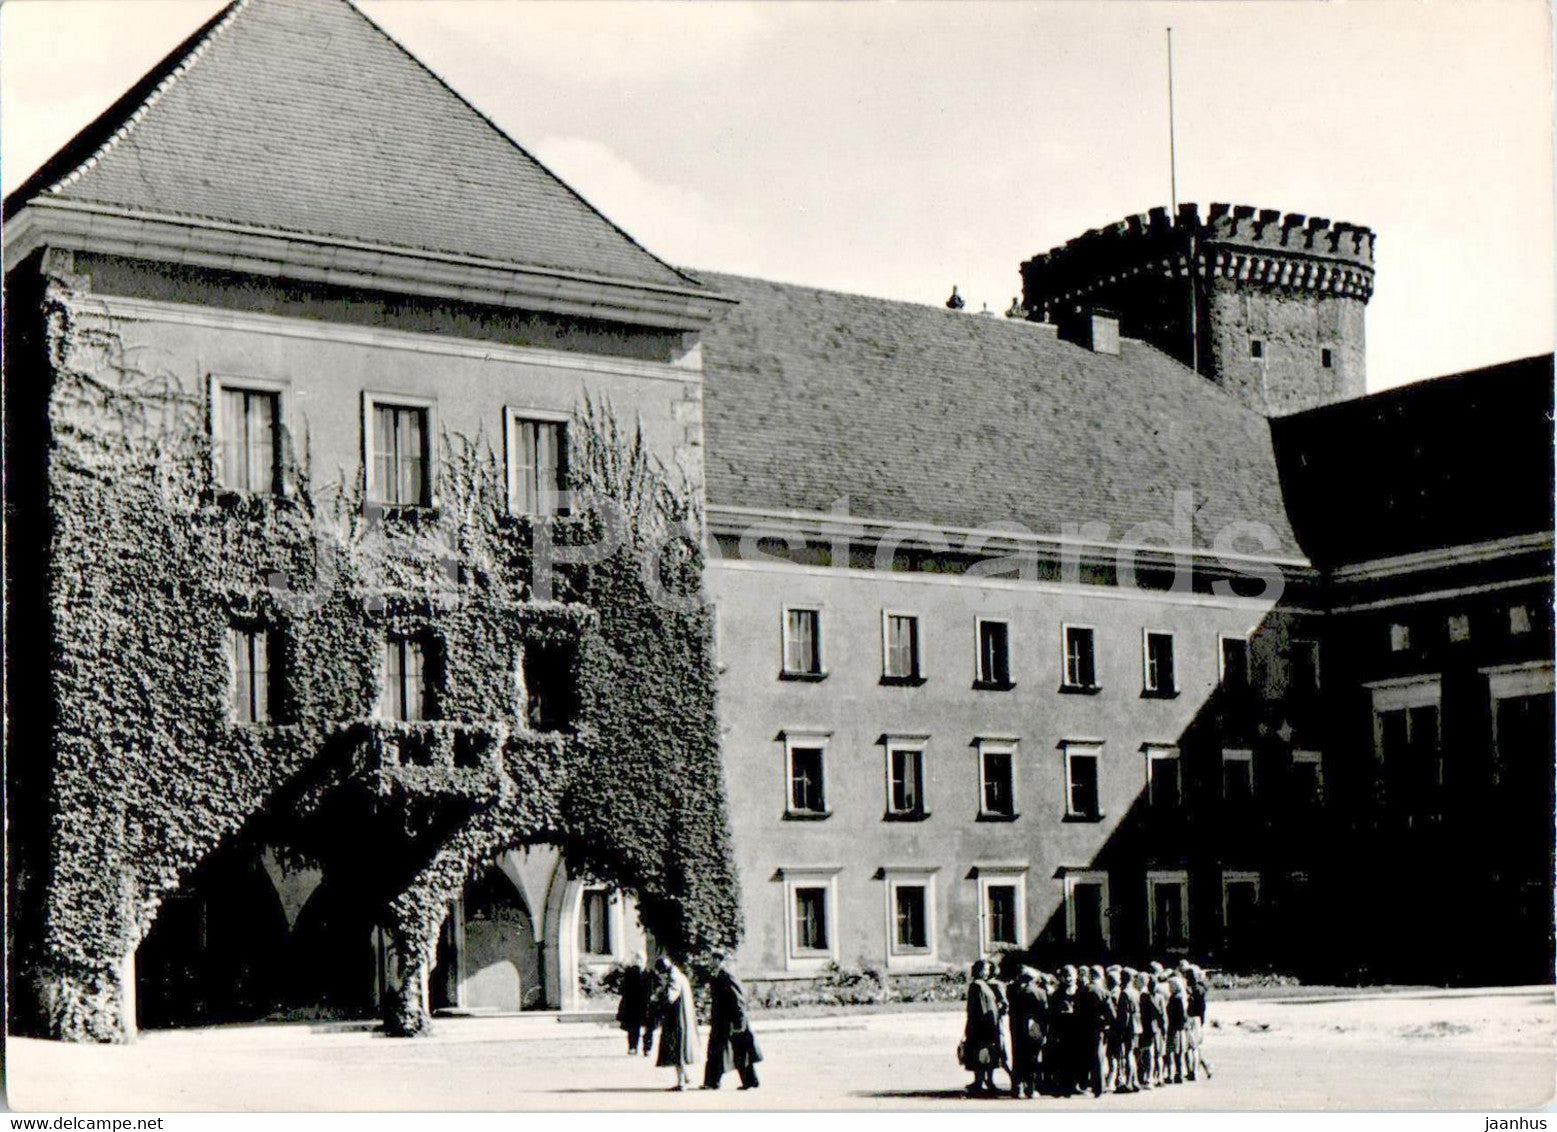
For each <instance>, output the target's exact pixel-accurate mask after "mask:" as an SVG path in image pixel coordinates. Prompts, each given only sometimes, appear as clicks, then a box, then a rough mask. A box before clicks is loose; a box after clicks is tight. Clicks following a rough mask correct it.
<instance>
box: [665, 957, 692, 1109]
mask: <svg viewBox="0 0 1557 1132" xmlns="http://www.w3.org/2000/svg"><path fill="white" fill-rule="evenodd" d="M655 970H656V971H657V972H658V974H659V984H660V985H659V990H658V993H657V994H656V996H655V998H656V1004H657V1006H658V1008H659V1017H660V1056H659V1059H658V1061H657V1064H658V1065H659V1066H660V1067H661V1068H664V1069H674V1070H675V1071H676V1083H675V1085H674V1086H672V1088H673V1089H675V1090H677V1091H680V1090H683V1089H685V1088H686V1087H687V1086H688V1085H689V1084H690V1083H691V1078H690V1077H689V1075H688V1067H689V1066H691V1065H694V1064H696V1062H697V1056H698V1054H697V1004H696V1003H695V1002H694V1001H693V998H692V984H691V983H690V982H688V981H687V976H686V974H685V973H684V972H683V971H682V970H681V968H680V967H677V966H676V965H675V964H674V963H672V962H671V961H670V956H668V955H661V956H660V959H659V962H658V963H656V964H655Z"/></svg>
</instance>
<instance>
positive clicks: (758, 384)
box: [698, 272, 1300, 557]
mask: <svg viewBox="0 0 1557 1132" xmlns="http://www.w3.org/2000/svg"><path fill="white" fill-rule="evenodd" d="M698 274H699V276H700V277H701V278H703V279H704V280H705V281H706V282H707V283H708V285H709V286H711V287H713V288H715V289H717V290H718V291H720V292H721V293H722V294H725V295H726V296H729V297H731V298H734V299H737V300H739V305H738V306H737V307H736V308H735V309H734V310H732V311H730V312H729V313H727V314H726V315H724V316H723V317H722V318H721V319H720V320H719V321H718V322H716V323H715V324H714V325H712V326H711V327H709V329H708V330H706V331H705V332H704V335H703V364H704V380H705V388H704V397H705V408H704V412H705V428H706V435H705V439H706V448H705V453H706V456H705V459H706V465H707V491H708V501H709V504H710V506H711V507H714V508H718V507H748V508H757V509H762V510H770V511H802V512H825V511H827V510H829V508H831V506H832V505H833V503H834V501H835V500H837V499H839V498H841V497H844V496H847V497H848V499H849V510H850V514H852V515H854V516H857V517H863V518H871V519H881V520H889V521H894V522H920V523H930V524H935V525H937V526H941V527H946V528H959V529H967V528H980V527H984V526H986V525H988V524H991V523H996V522H1003V521H1004V522H1009V521H1015V522H1018V523H1021V524H1022V525H1023V526H1025V527H1026V528H1028V529H1029V530H1030V531H1032V532H1034V533H1036V534H1040V535H1058V534H1060V533H1061V532H1062V525H1063V524H1065V523H1086V522H1099V521H1101V522H1104V523H1107V524H1109V526H1110V537H1111V538H1112V539H1120V538H1122V537H1125V536H1126V535H1127V533H1128V530H1129V528H1130V527H1132V526H1134V525H1135V524H1139V523H1144V522H1154V523H1158V524H1165V523H1168V522H1170V521H1171V519H1172V517H1173V496H1174V492H1175V491H1177V490H1185V489H1188V490H1191V491H1193V492H1194V502H1195V506H1196V510H1195V524H1194V525H1195V544H1196V545H1197V546H1199V547H1201V548H1209V547H1211V546H1212V544H1213V542H1214V540H1215V538H1216V536H1217V533H1218V532H1219V531H1220V530H1222V529H1223V528H1224V527H1226V526H1227V525H1228V524H1230V523H1233V522H1237V521H1242V522H1251V521H1252V522H1258V523H1263V524H1265V525H1266V526H1267V527H1268V528H1269V529H1270V530H1271V532H1272V533H1273V535H1274V542H1275V545H1274V546H1271V547H1268V548H1267V551H1268V552H1269V553H1272V554H1276V555H1282V556H1287V557H1292V556H1296V555H1299V554H1300V551H1299V549H1298V545H1297V542H1296V540H1295V538H1294V537H1293V533H1292V529H1291V527H1290V525H1289V524H1288V522H1287V515H1286V510H1285V507H1284V506H1283V502H1282V495H1281V484H1280V480H1279V477H1278V475H1277V469H1276V461H1275V457H1274V454H1273V451H1272V444H1271V431H1270V424H1269V422H1268V421H1267V420H1266V419H1265V418H1264V417H1262V416H1260V415H1259V414H1257V413H1254V412H1251V411H1250V410H1248V409H1245V408H1243V407H1242V406H1240V405H1239V404H1237V403H1236V402H1235V401H1234V400H1233V399H1232V398H1231V397H1229V396H1227V395H1226V394H1224V393H1223V392H1222V391H1221V390H1219V389H1217V388H1216V387H1215V386H1213V385H1212V384H1211V383H1210V382H1209V381H1207V380H1206V379H1205V378H1203V377H1197V376H1196V375H1195V374H1194V373H1193V372H1191V371H1190V370H1189V369H1187V368H1186V367H1184V366H1182V365H1180V364H1179V363H1178V362H1176V361H1174V360H1173V359H1171V358H1169V357H1168V356H1167V355H1165V354H1162V353H1160V352H1159V351H1157V350H1155V349H1153V348H1152V347H1150V346H1147V345H1145V344H1143V343H1139V342H1135V341H1131V340H1126V341H1125V342H1124V343H1123V344H1122V349H1121V353H1120V354H1119V355H1118V356H1111V355H1106V354H1099V353H1094V352H1093V351H1091V350H1088V349H1086V348H1084V347H1082V346H1079V345H1075V344H1072V343H1070V342H1066V341H1061V340H1059V339H1057V338H1056V337H1055V336H1054V335H1053V333H1052V332H1050V331H1049V330H1047V329H1045V328H1043V327H1039V326H1035V325H1033V324H1030V323H1026V322H1009V321H1006V320H1004V319H999V318H986V317H981V316H978V315H973V314H965V313H956V312H952V311H947V310H943V309H940V308H936V307H927V306H920V305H917V304H913V303H903V302H892V301H888V300H884V299H873V298H867V297H865V296H862V295H848V294H840V293H838V292H834V291H820V290H815V289H813V288H809V287H797V286H790V285H786V284H781V283H770V282H766V281H763V280H757V279H744V278H738V277H734V276H728V275H719V274H714V273H704V272H699V273H698ZM1236 549H1238V550H1242V551H1244V552H1249V551H1253V550H1255V549H1256V548H1255V547H1254V546H1253V545H1252V544H1251V543H1250V542H1248V541H1247V540H1243V541H1240V542H1239V543H1238V544H1237V547H1236Z"/></svg>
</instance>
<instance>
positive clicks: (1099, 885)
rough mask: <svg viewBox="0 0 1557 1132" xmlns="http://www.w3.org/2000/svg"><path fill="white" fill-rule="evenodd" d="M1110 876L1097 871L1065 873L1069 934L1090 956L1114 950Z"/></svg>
mask: <svg viewBox="0 0 1557 1132" xmlns="http://www.w3.org/2000/svg"><path fill="white" fill-rule="evenodd" d="M1108 907H1109V905H1108V874H1107V873H1105V872H1093V871H1071V870H1067V871H1066V873H1065V934H1066V936H1067V938H1069V939H1070V941H1071V942H1072V943H1074V944H1076V945H1078V947H1079V949H1080V950H1081V951H1083V952H1084V953H1087V954H1096V953H1097V952H1099V951H1102V950H1104V949H1106V948H1107V947H1109V946H1110V933H1109V917H1108Z"/></svg>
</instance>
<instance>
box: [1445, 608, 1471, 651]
mask: <svg viewBox="0 0 1557 1132" xmlns="http://www.w3.org/2000/svg"><path fill="white" fill-rule="evenodd" d="M1470 635H1471V622H1470V615H1469V614H1467V613H1451V614H1450V615H1449V639H1450V640H1451V641H1453V642H1454V643H1455V644H1459V643H1461V642H1462V641H1468V640H1470Z"/></svg>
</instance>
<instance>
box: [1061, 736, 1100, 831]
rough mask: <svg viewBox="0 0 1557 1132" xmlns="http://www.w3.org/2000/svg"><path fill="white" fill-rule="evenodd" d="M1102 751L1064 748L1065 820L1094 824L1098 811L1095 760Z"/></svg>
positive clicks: (1067, 745) (1080, 747)
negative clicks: (1071, 819) (1074, 819)
mask: <svg viewBox="0 0 1557 1132" xmlns="http://www.w3.org/2000/svg"><path fill="white" fill-rule="evenodd" d="M1101 754H1102V748H1100V747H1097V746H1092V745H1087V746H1078V745H1075V744H1070V743H1067V744H1065V816H1066V817H1068V818H1079V819H1082V820H1085V821H1096V820H1097V819H1098V818H1100V817H1101V816H1102V812H1101V811H1100V810H1099V808H1098V756H1099V755H1101Z"/></svg>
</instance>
